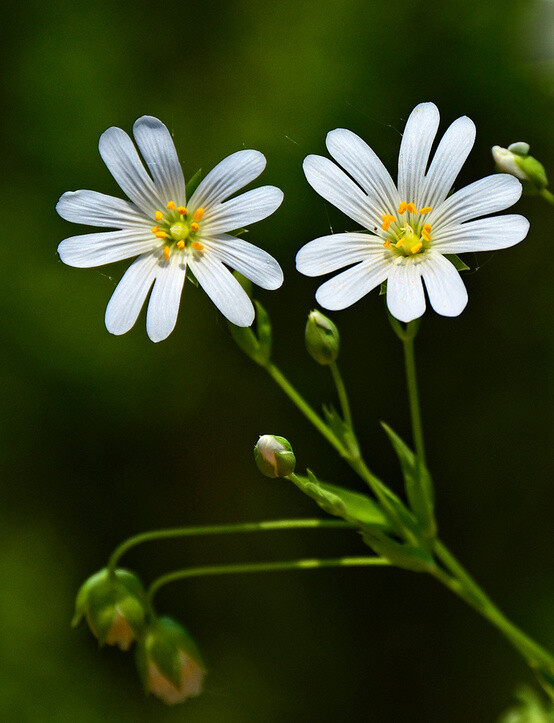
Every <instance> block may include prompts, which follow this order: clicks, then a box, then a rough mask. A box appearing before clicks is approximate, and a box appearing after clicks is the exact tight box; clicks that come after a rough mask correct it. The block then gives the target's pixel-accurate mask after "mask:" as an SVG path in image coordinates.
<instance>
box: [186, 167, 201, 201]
mask: <svg viewBox="0 0 554 723" xmlns="http://www.w3.org/2000/svg"><path fill="white" fill-rule="evenodd" d="M201 180H202V169H201V168H199V169H198V170H197V171H196V173H195V174H194V176H192V178H190V179H189V180H188V181H187V184H186V186H185V196H186V198H187V200H189V199H190V197H191V196H192V194H193V193H194V192H195V191H196V189H197V188H198V186H199V184H200V181H201Z"/></svg>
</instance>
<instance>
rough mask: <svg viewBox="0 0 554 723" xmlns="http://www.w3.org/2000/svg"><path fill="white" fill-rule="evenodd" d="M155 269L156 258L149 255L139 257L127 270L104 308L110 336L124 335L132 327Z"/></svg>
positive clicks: (152, 281)
mask: <svg viewBox="0 0 554 723" xmlns="http://www.w3.org/2000/svg"><path fill="white" fill-rule="evenodd" d="M157 268H158V258H157V256H156V255H155V254H152V253H150V254H144V255H143V256H140V257H139V258H138V259H137V260H136V261H135V262H134V264H132V266H130V267H129V268H128V269H127V271H126V272H125V274H124V276H123V278H122V279H121V281H120V282H119V284H118V285H117V288H116V290H115V291H114V292H113V294H112V298H111V299H110V301H109V303H108V306H107V308H106V328H107V330H108V331H109V332H110V333H111V334H116V335H119V334H125V332H127V331H129V329H131V328H132V327H133V326H134V324H135V322H136V320H137V317H138V315H139V313H140V310H141V308H142V305H143V304H144V300H145V299H146V296H147V295H148V292H149V291H150V287H151V286H152V284H153V283H154V278H155V277H156V271H157Z"/></svg>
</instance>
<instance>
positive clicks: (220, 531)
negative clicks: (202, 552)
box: [108, 519, 352, 573]
mask: <svg viewBox="0 0 554 723" xmlns="http://www.w3.org/2000/svg"><path fill="white" fill-rule="evenodd" d="M316 528H324V529H351V528H352V525H350V524H349V523H348V522H345V521H344V520H318V519H300V520H265V521H263V522H242V523H238V524H233V525H204V526H201V527H200V526H195V527H174V528H169V529H167V530H151V531H150V532H142V533H141V534H139V535H134V536H133V537H129V539H127V540H125V541H124V542H122V543H121V544H120V545H119V546H118V547H117V548H116V549H115V550H114V552H113V553H112V554H111V556H110V559H109V560H108V570H109V571H110V572H111V573H113V571H114V570H115V568H116V566H117V563H118V561H119V559H120V558H121V557H122V555H124V554H125V553H126V552H127V551H128V550H130V549H131V548H132V547H134V546H135V545H140V544H141V543H143V542H150V541H152V540H163V539H167V538H172V537H197V536H200V535H228V534H237V533H238V534H241V533H244V532H266V531H268V530H308V529H316Z"/></svg>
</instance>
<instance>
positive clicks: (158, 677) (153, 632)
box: [136, 617, 206, 705]
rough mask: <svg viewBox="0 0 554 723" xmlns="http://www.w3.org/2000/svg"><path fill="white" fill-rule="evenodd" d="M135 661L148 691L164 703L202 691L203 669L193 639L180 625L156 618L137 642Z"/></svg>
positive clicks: (172, 702) (180, 701)
mask: <svg viewBox="0 0 554 723" xmlns="http://www.w3.org/2000/svg"><path fill="white" fill-rule="evenodd" d="M136 661H137V668H138V671H139V675H140V677H141V679H142V682H143V685H144V689H145V691H146V692H147V693H153V694H154V695H155V696H157V697H158V698H160V699H161V700H162V701H163V702H164V703H166V704H167V705H174V704H175V703H182V702H183V701H185V700H186V699H187V698H193V697H195V696H197V695H200V693H201V692H202V684H203V682H204V677H205V675H206V669H205V667H204V664H203V662H202V658H201V656H200V652H199V650H198V648H197V647H196V645H195V643H194V641H193V640H192V638H191V637H190V635H189V634H188V632H187V631H186V630H185V628H184V627H183V626H182V625H179V623H177V622H176V621H175V620H172V619H171V618H167V617H164V618H158V619H157V620H155V621H154V622H153V623H152V624H151V625H149V627H148V628H147V629H146V631H145V633H144V635H143V636H142V638H141V639H140V640H139V642H138V643H137V648H136Z"/></svg>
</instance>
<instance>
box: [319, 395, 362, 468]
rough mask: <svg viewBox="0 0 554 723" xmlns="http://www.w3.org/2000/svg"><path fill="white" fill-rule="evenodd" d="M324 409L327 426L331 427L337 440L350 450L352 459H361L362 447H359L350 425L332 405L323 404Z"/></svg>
mask: <svg viewBox="0 0 554 723" xmlns="http://www.w3.org/2000/svg"><path fill="white" fill-rule="evenodd" d="M322 408H323V416H324V417H325V421H326V422H327V426H328V427H330V429H331V430H332V431H333V432H334V434H335V436H336V437H337V439H339V440H340V442H341V443H342V445H343V446H344V448H345V449H347V450H348V452H349V453H350V455H351V456H352V457H359V456H360V447H359V445H358V440H357V439H356V435H355V434H354V432H353V431H352V429H351V428H350V427H349V425H348V424H346V422H345V421H344V420H343V418H342V417H341V416H340V414H339V413H338V412H337V410H336V409H335V408H334V407H333V405H332V404H331V405H329V406H327V405H326V404H323V405H322Z"/></svg>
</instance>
